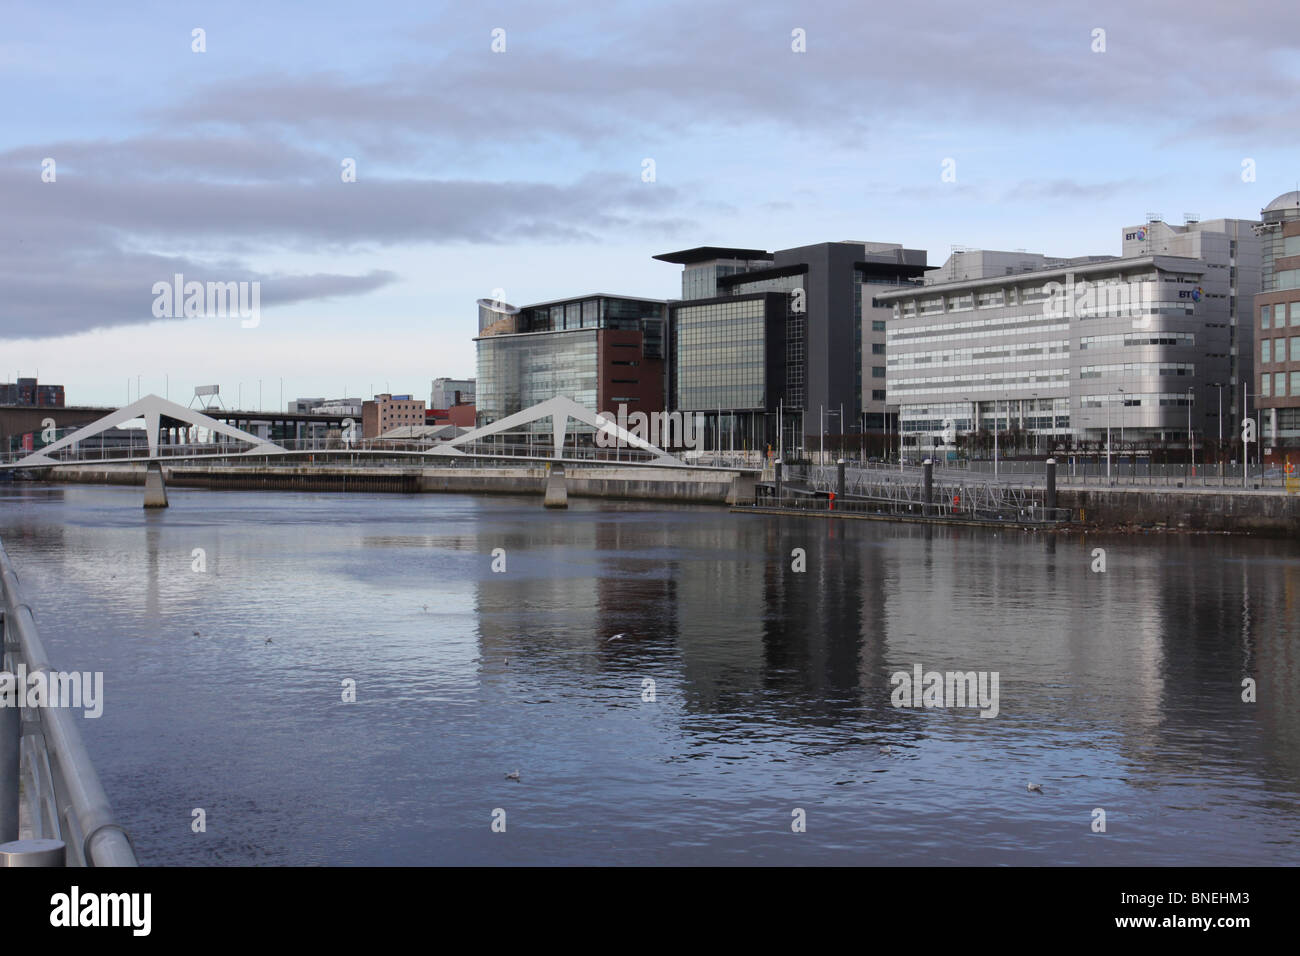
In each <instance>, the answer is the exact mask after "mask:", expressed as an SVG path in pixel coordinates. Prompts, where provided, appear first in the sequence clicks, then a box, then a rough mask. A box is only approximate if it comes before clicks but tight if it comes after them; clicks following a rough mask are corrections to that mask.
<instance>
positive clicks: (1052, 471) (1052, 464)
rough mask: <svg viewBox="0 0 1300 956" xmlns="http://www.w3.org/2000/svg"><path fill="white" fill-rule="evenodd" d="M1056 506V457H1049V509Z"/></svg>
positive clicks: (1051, 509)
mask: <svg viewBox="0 0 1300 956" xmlns="http://www.w3.org/2000/svg"><path fill="white" fill-rule="evenodd" d="M1055 508H1056V459H1055V458H1049V459H1047V510H1048V511H1053V510H1055Z"/></svg>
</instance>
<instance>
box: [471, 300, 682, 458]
mask: <svg viewBox="0 0 1300 956" xmlns="http://www.w3.org/2000/svg"><path fill="white" fill-rule="evenodd" d="M478 310H479V334H478V337H477V338H476V339H475V340H474V341H475V343H476V344H477V348H478V377H477V379H476V380H475V386H476V394H475V405H476V408H477V422H478V424H479V425H489V424H491V423H492V422H495V421H499V420H501V419H502V418H505V417H506V416H507V415H512V414H514V413H515V412H518V411H522V410H523V409H525V408H531V407H532V406H533V405H536V404H538V403H540V402H544V401H546V400H547V399H549V398H554V397H556V396H557V395H563V396H565V397H567V398H571V399H573V400H574V401H575V402H577V403H578V404H579V405H585V406H586V407H587V408H590V409H591V410H592V411H595V412H606V411H607V412H610V413H612V414H617V413H618V406H619V405H626V406H627V407H628V412H629V414H630V413H632V412H636V411H643V412H646V413H652V412H665V411H667V410H668V409H667V407H666V405H665V400H664V349H665V333H666V329H665V325H666V321H667V311H668V304H667V303H666V302H665V301H663V300H661V299H639V298H632V297H628V296H617V295H609V294H607V293H592V294H590V295H583V296H576V297H574V298H571V299H556V300H554V301H550V302H539V303H536V304H533V305H529V306H524V307H523V308H516V307H515V306H512V305H506V304H505V303H502V302H493V301H490V300H488V299H480V300H479V302H478ZM550 427H551V426H550V424H549V423H546V422H540V423H534V424H533V425H530V426H528V430H529V431H532V432H537V433H541V432H544V431H547V430H549V429H550ZM579 430H581V429H579Z"/></svg>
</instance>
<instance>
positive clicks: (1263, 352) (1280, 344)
mask: <svg viewBox="0 0 1300 956" xmlns="http://www.w3.org/2000/svg"><path fill="white" fill-rule="evenodd" d="M1288 341H1290V343H1291V346H1290V354H1289V356H1288V353H1287V342H1288ZM1259 360H1260V361H1261V362H1300V335H1293V336H1291V338H1290V339H1289V340H1288V339H1260V340H1259Z"/></svg>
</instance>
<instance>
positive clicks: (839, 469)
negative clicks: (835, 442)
mask: <svg viewBox="0 0 1300 956" xmlns="http://www.w3.org/2000/svg"><path fill="white" fill-rule="evenodd" d="M835 496H836V497H837V498H843V497H844V459H843V458H841V459H840V460H839V461H837V462H836V463H835Z"/></svg>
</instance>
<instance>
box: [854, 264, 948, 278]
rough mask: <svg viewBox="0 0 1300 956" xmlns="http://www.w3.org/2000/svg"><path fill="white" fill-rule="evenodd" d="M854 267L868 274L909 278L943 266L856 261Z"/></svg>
mask: <svg viewBox="0 0 1300 956" xmlns="http://www.w3.org/2000/svg"><path fill="white" fill-rule="evenodd" d="M853 268H855V269H860V270H861V271H863V272H865V273H866V274H867V275H874V276H905V277H907V278H909V279H913V278H916V277H918V276H923V275H925V274H926V273H927V272H929V271H930V270H931V269H941V268H943V267H942V266H919V265H913V264H911V263H908V262H855V263H853Z"/></svg>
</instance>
